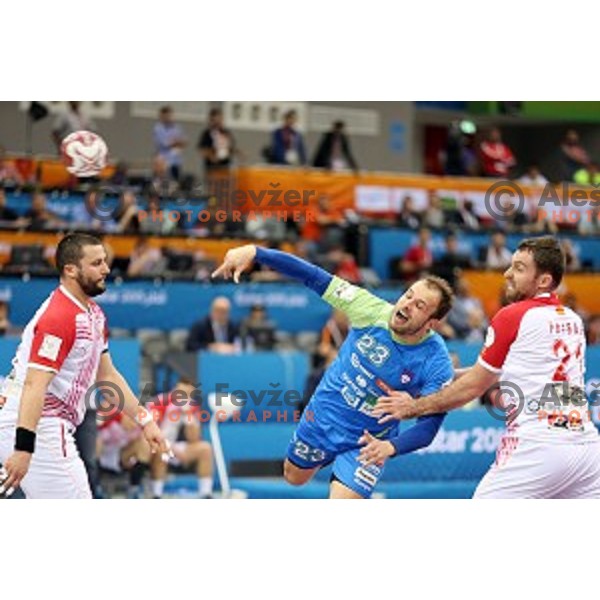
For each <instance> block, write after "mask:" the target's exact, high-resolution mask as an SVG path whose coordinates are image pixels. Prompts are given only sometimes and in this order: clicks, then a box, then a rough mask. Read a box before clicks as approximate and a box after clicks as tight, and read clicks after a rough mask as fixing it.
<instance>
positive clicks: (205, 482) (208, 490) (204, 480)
mask: <svg viewBox="0 0 600 600" xmlns="http://www.w3.org/2000/svg"><path fill="white" fill-rule="evenodd" d="M212 491H213V478H212V477H198V494H199V495H200V496H210V495H211V494H212Z"/></svg>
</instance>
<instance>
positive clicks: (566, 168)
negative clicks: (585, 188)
mask: <svg viewBox="0 0 600 600" xmlns="http://www.w3.org/2000/svg"><path fill="white" fill-rule="evenodd" d="M560 152H561V178H562V180H563V181H572V180H573V176H574V175H575V173H576V172H577V171H579V169H582V168H584V167H587V166H588V165H589V163H590V157H589V155H588V153H587V152H586V150H585V148H584V147H583V146H582V145H581V142H580V141H579V134H578V133H577V131H575V130H574V129H569V130H568V131H567V133H566V134H565V138H564V140H563V141H562V143H561V145H560Z"/></svg>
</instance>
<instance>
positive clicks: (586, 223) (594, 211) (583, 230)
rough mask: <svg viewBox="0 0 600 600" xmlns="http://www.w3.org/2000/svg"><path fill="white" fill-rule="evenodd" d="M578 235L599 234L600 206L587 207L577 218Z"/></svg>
mask: <svg viewBox="0 0 600 600" xmlns="http://www.w3.org/2000/svg"><path fill="white" fill-rule="evenodd" d="M578 231H579V234H580V235H600V206H595V207H593V208H591V207H590V208H587V209H586V210H585V211H584V212H583V214H582V215H581V218H580V219H579V225H578Z"/></svg>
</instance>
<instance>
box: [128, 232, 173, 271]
mask: <svg viewBox="0 0 600 600" xmlns="http://www.w3.org/2000/svg"><path fill="white" fill-rule="evenodd" d="M166 262H167V261H166V259H165V257H164V255H163V253H162V252H161V251H160V249H159V248H153V247H152V246H150V243H149V241H148V239H147V238H139V239H138V241H137V242H136V244H135V247H134V248H133V251H132V252H131V257H130V259H129V265H128V266H127V277H158V276H159V275H161V274H162V273H164V270H165V268H166Z"/></svg>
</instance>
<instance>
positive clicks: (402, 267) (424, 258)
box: [392, 227, 433, 284]
mask: <svg viewBox="0 0 600 600" xmlns="http://www.w3.org/2000/svg"><path fill="white" fill-rule="evenodd" d="M430 245H431V231H430V230H429V229H427V227H422V228H421V229H419V237H418V239H417V243H416V244H414V245H413V246H411V247H410V248H409V249H408V250H407V252H406V254H405V255H404V257H403V258H402V259H401V260H400V261H398V262H397V263H396V266H395V269H394V271H395V272H394V273H392V275H393V276H394V278H395V279H402V280H404V281H406V283H407V284H408V283H411V282H413V281H416V280H417V279H418V278H419V277H421V276H422V275H423V274H424V273H426V272H428V271H429V270H430V269H431V266H432V265H433V255H432V253H431V249H430Z"/></svg>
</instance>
